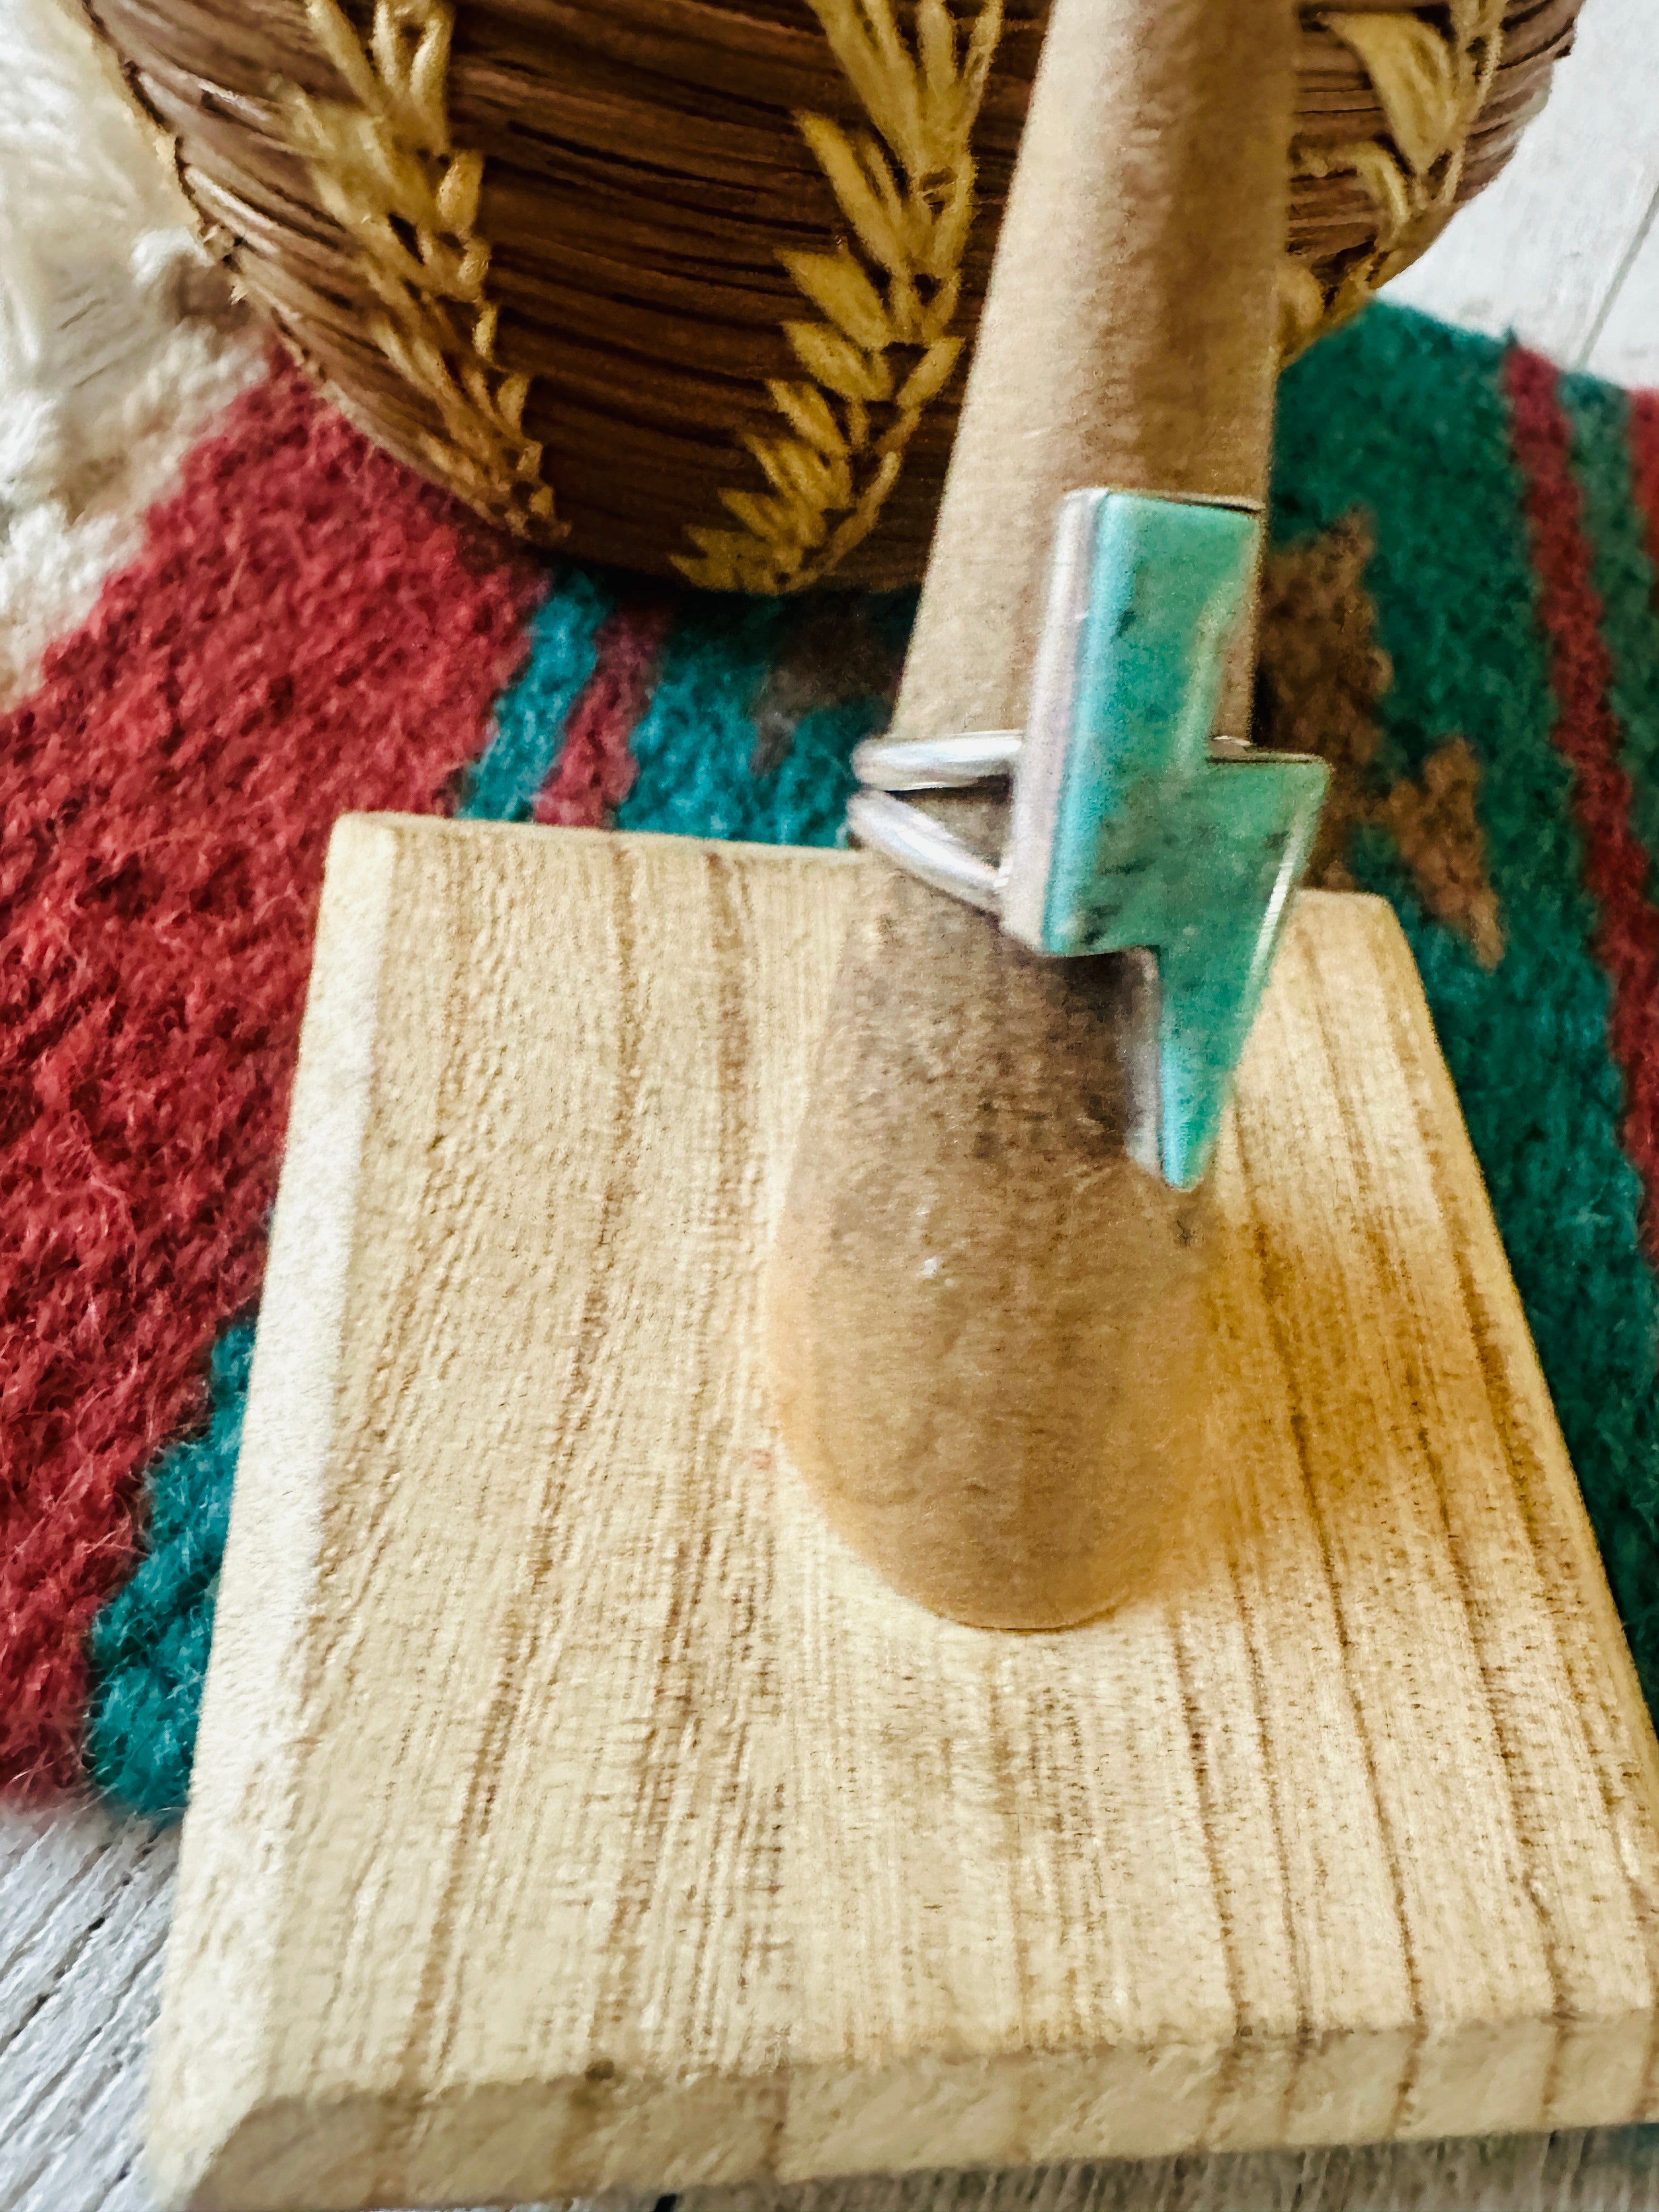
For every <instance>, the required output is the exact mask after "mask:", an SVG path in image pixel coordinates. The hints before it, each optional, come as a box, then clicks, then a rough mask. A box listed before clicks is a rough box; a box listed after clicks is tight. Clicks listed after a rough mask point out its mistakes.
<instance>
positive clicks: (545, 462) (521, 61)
mask: <svg viewBox="0 0 1659 2212" xmlns="http://www.w3.org/2000/svg"><path fill="white" fill-rule="evenodd" d="M1578 5H1579V0H1448V4H1442V5H1437V6H1419V7H1416V8H1413V9H1401V8H1399V7H1397V6H1391V7H1385V6H1380V5H1378V4H1377V0H1352V5H1351V6H1350V7H1349V8H1348V9H1346V11H1344V12H1342V13H1332V12H1329V11H1316V10H1313V9H1304V17H1303V25H1302V52H1301V61H1300V75H1299V110H1300V113H1299V122H1298V128H1297V140H1296V145H1295V149H1294V163H1295V185H1294V195H1293V205H1292V214H1291V258H1290V259H1289V261H1288V262H1287V263H1286V264H1285V282H1284V286H1283V297H1284V305H1285V343H1286V348H1287V350H1295V349H1297V347H1299V346H1300V345H1302V344H1304V343H1306V342H1307V341H1308V340H1309V339H1310V337H1313V336H1314V335H1316V333H1317V331H1319V330H1320V329H1321V328H1322V327H1324V326H1326V325H1328V324H1329V323H1331V322H1333V321H1334V320H1340V319H1342V318H1343V317H1344V316H1346V314H1348V313H1352V311H1353V309H1354V308H1355V307H1358V305H1359V304H1360V303H1361V302H1363V301H1364V299H1365V298H1366V297H1367V296H1368V295H1369V294H1370V291H1371V290H1372V289H1375V287H1376V285H1377V284H1378V283H1383V282H1384V281H1386V279H1387V278H1388V277H1389V276H1392V275H1393V274H1395V271H1396V270H1399V269H1401V268H1403V267H1404V266H1405V265H1406V264H1407V262H1409V261H1410V260H1412V259H1413V258H1415V256H1416V255H1417V254H1418V253H1419V252H1422V250H1423V249H1424V247H1425V246H1426V245H1427V244H1428V243H1429V242H1430V240H1431V239H1432V238H1433V237H1434V236H1435V235H1436V234H1437V232H1438V231H1439V230H1440V228H1442V227H1443V225H1444V223H1445V222H1446V221H1447V220H1448V219H1449V216H1450V215H1451V213H1452V211H1453V210H1454V209H1455V207H1457V206H1459V205H1461V204H1462V203H1463V202H1464V201H1465V200H1467V199H1468V198H1469V197H1471V196H1472V195H1473V194H1474V193H1475V192H1477V191H1480V188H1481V186H1482V185H1485V184H1486V183H1487V182H1488V181H1489V180H1490V179H1492V177H1493V176H1494V175H1495V174H1496V173H1497V172H1498V169H1499V168H1501V167H1502V166H1503V164H1504V161H1505V160H1506V159H1507V158H1508V156H1509V155H1510V152H1511V151H1512V149H1513V148H1514V146H1515V143H1516V138H1517V137H1518V136H1519V133H1520V131H1521V130H1522V127H1523V125H1525V123H1526V122H1527V120H1528V118H1529V117H1530V116H1531V115H1532V114H1533V113H1534V112H1535V111H1536V109H1537V108H1538V106H1540V105H1541V102H1542V100H1543V99H1544V96H1545V94H1546V92H1547V88H1548V82H1549V76H1550V70H1551V65H1552V64H1553V62H1554V60H1555V59H1556V58H1558V57H1559V55H1560V54H1561V53H1562V52H1564V51H1565V47H1566V46H1567V45H1568V44H1569V42H1570V40H1571V31H1572V24H1573V19H1574V16H1575V15H1576V14H1577V8H1578ZM88 6H89V7H91V8H92V9H94V12H95V15H96V17H97V19H98V21H99V22H100V27H101V28H102V29H103V30H104V31H105V33H106V35H107V36H108V37H109V39H110V40H111V41H112V44H113V45H114V46H115V48H116V50H117V52H118V54H119V55H120V57H121V58H122V60H123V62H124V64H125V68H126V72H127V76H128V80H129V82H130V83H131V85H132V87H133V89H134V90H135V92H136V93H137V96H138V97H139V98H140V99H141V100H143V103H144V105H145V106H147V107H148V108H149V111H150V112H151V113H152V115H153V116H154V117H155V118H156V120H157V121H158V122H159V124H160V125H161V127H162V129H163V130H164V131H166V132H167V134H168V136H169V137H171V138H172V139H173V141H174V143H175V145H176V149H177V160H178V166H179V173H180V175H181V177H182V179H183V180H184V183H185V187H186V189H187V191H189V193H190V195H191V198H192V200H193V201H194V203H195V204H196V207H197V210H198V211H199V213H200V215H201V216H202V218H203V219H204V222H205V223H206V225H207V226H208V227H209V228H210V234H212V235H213V236H214V237H216V239H217V240H219V242H220V243H221V244H222V246H223V248H224V250H225V251H226V252H228V253H230V254H232V255H233V256H234V260H235V263H236V266H237V268H238V270H240V276H241V279H242V282H243V283H244V284H245V286H246V289H247V291H248V292H249V293H250V294H251V295H252V296H253V297H254V298H255V299H256V300H257V301H259V302H261V303H262V304H263V305H264V307H265V308H266V309H267V310H268V311H269V313H270V315H271V316H272V317H273V318H274V319H275V321H276V324H277V325H278V326H279V327H280V329H281V330H282V331H283V333H284V334H285V336H286V337H287V338H288V339H289V342H290V343H292V344H293V345H294V346H295V348H296V349H297V350H298V351H299V352H300V353H301V356H303V357H304V358H305V359H306V360H307V361H308V362H311V363H312V364H313V366H314V367H315V368H317V369H318V370H319V372H320V373H321V374H323V375H324V376H325V378H326V379H327V380H328V382H329V384H330V386H331V387H332V389H333V391H334V392H335V394H336V396H337V398H340V399H341V400H342V402H343V404H344V405H345V406H346V407H347V409H348V410H349V412H350V413H351V414H352V415H353V416H355V418H356V420H357V421H358V422H360V423H361V424H362V426H363V427H364V428H366V429H367V430H368V432H369V433H370V434H371V435H373V436H374V437H375V438H377V439H378V440H380V441H381V442H382V443H384V444H385V445H386V446H387V447H391V448H392V450H393V451H394V452H396V453H399V454H401V455H403V456H404V458H405V459H408V460H410V461H411V462H413V463H414V464H415V465H416V467H418V468H420V469H422V470H423V471H425V472H426V473H427V474H428V476H431V477H435V478H436V479H437V480H438V481H440V482H441V483H445V484H447V485H449V486H450V487H452V488H453V489H455V490H456V491H458V492H459V493H460V494H461V495H462V496H463V497H464V498H465V499H467V500H468V501H471V503H472V504H473V505H474V506H476V507H478V508H479V509H481V510H482V511H483V512H484V513H488V514H489V515H491V516H493V517H494V518H495V519H496V520H500V521H501V522H504V523H506V524H507V526H509V527H510V528H512V529H514V530H516V531H518V532H521V533H522V534H524V535H526V536H527V537H530V538H534V539H536V540H538V541H539V542H541V543H543V544H559V545H562V546H564V547H566V548H567V549H568V550H571V551H573V552H574V553H577V554H579V555H581V556H585V557H586V558H589V559H594V560H599V561H606V562H618V563H621V564H623V565H625V566H628V567H631V568H641V569H646V570H651V571H656V572H659V573H666V572H669V571H671V570H678V571H680V572H681V573H684V574H688V575H690V576H691V577H692V578H693V579H694V580H696V581H698V582H701V583H703V584H707V585H709V586H714V587H716V588H732V587H738V588H742V589H744V590H750V591H770V592H779V591H790V590H797V589H799V588H801V587H802V586H805V585H807V584H811V583H813V582H817V581H819V580H823V578H825V577H827V576H830V575H835V576H836V577H838V578H839V579H841V580H844V581H846V582H848V583H857V584H862V585H878V586H888V585H896V584H900V583H905V582H909V581H912V580H915V578H916V577H917V576H918V575H919V574H920V573H921V567H922V564H923V561H924V558H925V555H926V550H927V540H928V535H929V532H930V529H931V526H932V521H933V512H934V508H935V506H936V504H937V501H938V498H939V489H940V487H941V484H942V482H943V478H944V471H945V460H946V458H947V455H948V453H949V452H950V447H951V435H952V432H953V428H954V425H955V419H956V409H957V397H958V394H959V392H960V388H961V381H962V372H961V367H960V363H959V360H958V356H959V354H960V351H961V349H962V346H963V341H964V340H965V339H966V338H968V337H971V335H972V331H973V328H974V324H975V317H976V316H977V313H978V311H979V307H980V302H981V299H982V297H983V295H984V289H985V284H986V281H987V275H988V272H989V267H990V261H991V254H992V249H993V247H994V243H995V239H996V231H997V225H998V222H999V220H1000V212H1001V207H1002V202H1003V197H1004V195H1005V193H1006V189H1007V185H1008V179H1009V175H1010V172H1011V168H1012V161H1013V157H1014V153H1015V149H1016V147H1017V144H1018V136H1019V129H1020V124H1021V120H1022V118H1023V116H1024V107H1025V101H1026V96H1027V91H1028V88H1029V86H1030V79H1031V74H1032V70H1033V68H1034V66H1035V64H1036V56H1037V52H1038V48H1039V46H1040V43H1041V38H1042V19H1043V15H1044V13H1045V7H1046V0H459V5H458V6H454V7H452V6H450V5H448V4H447V0H242V4H241V5H240V6H239V7H237V8H235V9H230V8H228V7H226V6H224V5H223V4H222V0H88Z"/></svg>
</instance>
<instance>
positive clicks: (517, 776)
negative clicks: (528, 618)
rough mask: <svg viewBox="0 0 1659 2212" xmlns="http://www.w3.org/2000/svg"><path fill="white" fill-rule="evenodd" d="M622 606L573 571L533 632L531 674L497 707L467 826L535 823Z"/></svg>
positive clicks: (473, 783) (468, 793)
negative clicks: (602, 639)
mask: <svg viewBox="0 0 1659 2212" xmlns="http://www.w3.org/2000/svg"><path fill="white" fill-rule="evenodd" d="M614 604H615V602H614V600H613V599H612V597H611V593H610V592H608V591H607V590H606V589H605V587H604V586H603V585H601V584H600V583H599V581H598V580H597V579H596V578H594V577H592V576H591V575H589V574H587V572H586V570H585V569H581V568H573V569H569V570H568V571H567V572H566V573H565V574H564V575H563V576H562V578H561V579H560V580H559V581H558V582H557V583H556V585H555V586H554V588H553V590H552V591H551V592H550V593H549V595H548V597H547V599H545V600H544V602H543V604H542V606H541V608H540V610H539V611H538V613H537V615H536V618H535V620H534V622H533V623H532V624H531V629H530V657H529V659H527V660H526V663H525V666H524V671H523V673H522V674H521V675H520V678H518V681H517V682H516V683H515V684H513V686H512V688H511V689H510V690H507V691H506V692H504V693H503V694H502V696H501V703H500V705H499V706H498V707H497V708H496V709H495V734H494V736H493V737H492V738H490V740H489V744H488V745H487V746H486V748H485V749H484V751H483V755H482V757H480V758H479V759H478V761H477V763H475V764H474V766H473V769H472V771H471V775H469V776H468V778H467V780H466V786H465V790H464V792H463V793H462V796H461V803H460V805H459V806H458V807H457V808H456V810H455V811H456V814H457V816H458V817H459V819H460V820H461V821H463V822H527V821H528V820H529V819H530V817H531V812H532V809H533V808H534V806H535V804H536V794H537V793H538V791H539V790H540V789H541V787H542V786H543V785H544V783H545V782H546V781H547V779H548V776H549V775H550V772H551V770H552V768H553V763H555V761H556V759H557V758H558V756H559V748H560V746H561V744H562V743H563V739H564V726H565V722H566V720H567V719H568V715H569V713H570V710H571V708H573V707H574V705H575V703H576V702H577V700H578V699H579V698H580V696H581V695H582V692H583V690H584V689H585V688H586V684H587V680H588V678H590V677H591V676H592V673H593V662H594V659H595V656H596V651H597V641H598V638H599V629H600V625H601V624H602V623H604V621H605V617H606V616H607V615H608V614H609V613H610V612H611V608H612V606H613V605H614Z"/></svg>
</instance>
